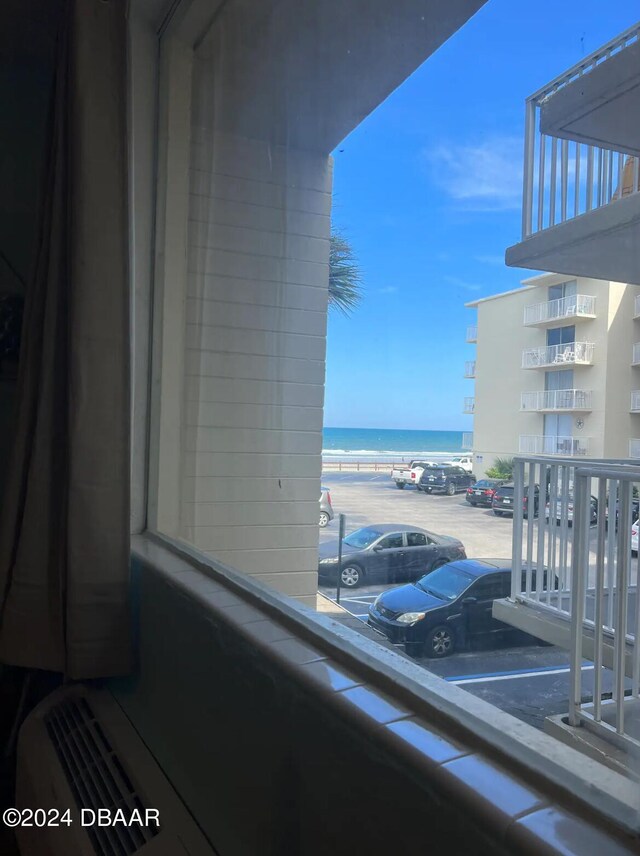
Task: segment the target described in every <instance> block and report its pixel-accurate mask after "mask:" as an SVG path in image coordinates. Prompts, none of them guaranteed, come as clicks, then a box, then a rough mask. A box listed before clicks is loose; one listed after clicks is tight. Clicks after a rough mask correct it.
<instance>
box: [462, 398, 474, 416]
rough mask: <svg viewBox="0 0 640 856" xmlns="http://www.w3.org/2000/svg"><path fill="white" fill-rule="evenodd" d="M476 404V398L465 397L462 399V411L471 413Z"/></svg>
mask: <svg viewBox="0 0 640 856" xmlns="http://www.w3.org/2000/svg"><path fill="white" fill-rule="evenodd" d="M475 406H476V400H475V398H473V397H466V398H465V400H464V407H463V409H462V412H463V413H473V411H474V410H475Z"/></svg>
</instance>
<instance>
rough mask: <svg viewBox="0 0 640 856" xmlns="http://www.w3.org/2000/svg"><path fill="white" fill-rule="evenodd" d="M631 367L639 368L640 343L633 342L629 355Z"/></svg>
mask: <svg viewBox="0 0 640 856" xmlns="http://www.w3.org/2000/svg"><path fill="white" fill-rule="evenodd" d="M631 365H632V366H640V342H634V344H633V351H632V353H631Z"/></svg>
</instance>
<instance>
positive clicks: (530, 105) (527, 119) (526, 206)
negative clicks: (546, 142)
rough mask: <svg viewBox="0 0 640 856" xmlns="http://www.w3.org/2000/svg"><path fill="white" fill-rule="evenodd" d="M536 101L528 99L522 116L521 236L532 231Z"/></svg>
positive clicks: (525, 235)
mask: <svg viewBox="0 0 640 856" xmlns="http://www.w3.org/2000/svg"><path fill="white" fill-rule="evenodd" d="M535 134H536V102H535V101H533V100H531V99H530V100H528V101H527V102H526V106H525V116H524V175H523V187H522V237H523V238H528V237H529V235H531V233H532V219H533V158H534V153H535V144H536V138H535Z"/></svg>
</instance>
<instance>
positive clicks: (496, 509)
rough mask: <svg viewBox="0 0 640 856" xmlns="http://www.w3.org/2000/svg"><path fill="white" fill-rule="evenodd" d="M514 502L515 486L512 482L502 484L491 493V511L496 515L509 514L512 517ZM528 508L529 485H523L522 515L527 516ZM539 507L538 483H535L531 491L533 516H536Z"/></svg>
mask: <svg viewBox="0 0 640 856" xmlns="http://www.w3.org/2000/svg"><path fill="white" fill-rule="evenodd" d="M514 502H515V487H514V485H513V482H510V483H509V484H503V485H502V486H501V487H499V488H498V489H497V490H496V492H495V493H494V495H493V499H492V500H491V507H492V508H493V513H494V514H495V515H496V517H504V516H505V515H511V517H513V507H514ZM528 508H529V487H528V486H527V485H525V488H524V499H523V502H522V515H523V517H526V516H527V510H528ZM539 509H540V485H535V487H534V492H533V516H534V517H537V516H538V511H539Z"/></svg>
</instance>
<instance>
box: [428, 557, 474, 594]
mask: <svg viewBox="0 0 640 856" xmlns="http://www.w3.org/2000/svg"><path fill="white" fill-rule="evenodd" d="M472 582H473V577H472V576H471V574H468V573H467V572H466V571H463V570H462V569H461V568H456V566H455V565H444V566H443V567H442V568H438V569H437V570H435V571H431V573H430V574H427V575H426V576H424V577H421V578H420V579H419V580H418V582H417V583H416V585H417V586H418V587H419V588H421V589H422V590H423V591H426V592H427V594H432V595H434V596H435V597H439V598H440V600H455V599H456V598H457V597H459V596H460V595H461V594H462V592H463V591H464V590H465V589H466V588H468V587H469V586H470V585H471V583H472Z"/></svg>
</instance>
